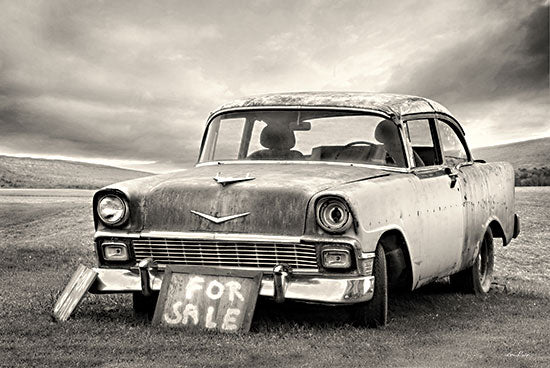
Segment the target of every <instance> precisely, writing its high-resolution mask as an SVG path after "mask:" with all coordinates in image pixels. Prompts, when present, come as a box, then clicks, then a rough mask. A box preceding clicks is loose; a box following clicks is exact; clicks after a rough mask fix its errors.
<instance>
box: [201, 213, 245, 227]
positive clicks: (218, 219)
mask: <svg viewBox="0 0 550 368" xmlns="http://www.w3.org/2000/svg"><path fill="white" fill-rule="evenodd" d="M191 213H193V214H195V215H197V216H200V217H203V218H205V219H207V220H209V221H212V222H213V223H215V224H221V223H224V222H226V221H229V220H234V219H236V218H239V217H244V216H248V215H250V212H245V213H239V214H237V215H230V216H223V217H216V216H212V215H207V214H206V213H202V212H199V211H193V210H191Z"/></svg>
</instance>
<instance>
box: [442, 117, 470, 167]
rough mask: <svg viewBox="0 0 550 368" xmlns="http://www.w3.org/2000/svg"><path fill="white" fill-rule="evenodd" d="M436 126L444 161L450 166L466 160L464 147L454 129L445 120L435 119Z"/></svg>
mask: <svg viewBox="0 0 550 368" xmlns="http://www.w3.org/2000/svg"><path fill="white" fill-rule="evenodd" d="M437 127H438V129H439V139H440V141H441V151H442V152H443V157H444V158H445V162H446V163H447V164H449V165H451V166H455V165H458V164H459V163H461V162H468V154H467V153H466V148H465V147H464V145H463V144H462V141H461V140H460V138H459V136H458V135H457V133H456V132H455V131H454V129H453V128H451V126H450V125H449V124H448V123H447V122H445V121H441V120H438V121H437Z"/></svg>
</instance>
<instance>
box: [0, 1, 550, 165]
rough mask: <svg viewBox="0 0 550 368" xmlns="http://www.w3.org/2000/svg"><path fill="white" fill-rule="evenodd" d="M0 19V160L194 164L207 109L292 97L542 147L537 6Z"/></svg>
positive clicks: (242, 7)
mask: <svg viewBox="0 0 550 368" xmlns="http://www.w3.org/2000/svg"><path fill="white" fill-rule="evenodd" d="M2 8H3V9H2V10H3V11H2V13H1V14H0V153H2V152H11V153H25V152H26V153H33V154H63V155H66V156H73V157H103V158H122V159H134V160H160V161H166V162H167V161H178V162H180V161H184V162H188V163H191V162H194V161H195V159H196V157H197V153H198V148H199V144H200V137H201V134H202V130H203V128H204V121H205V119H206V117H207V116H208V113H209V112H210V111H212V110H213V109H215V108H216V107H217V106H218V105H220V104H222V103H224V102H227V101H228V100H231V99H233V98H236V97H239V96H241V95H249V94H257V93H264V92H278V91H301V90H360V91H361V90H363V91H389V92H398V93H408V94H418V95H422V96H427V97H432V98H434V99H436V100H439V101H440V102H442V103H444V104H445V105H446V106H448V107H449V108H450V109H451V110H452V111H454V112H455V113H456V114H457V116H458V117H459V118H460V119H461V121H462V122H463V123H464V124H465V125H466V127H467V130H468V131H472V132H473V136H474V137H483V138H484V141H488V140H489V141H493V142H498V141H499V140H500V141H502V140H509V139H517V138H522V137H524V138H527V137H529V136H532V135H540V134H544V133H545V132H548V134H550V128H549V124H550V123H549V120H550V119H548V64H549V61H548V3H547V2H544V3H541V2H540V1H522V2H517V1H498V2H488V3H480V2H478V1H475V0H463V1H458V0H457V1H445V2H441V1H436V0H431V1H423V2H421V3H419V2H417V1H412V0H411V1H400V2H394V3H392V4H389V3H387V2H385V1H369V2H365V1H360V0H346V1H338V2H333V1H323V0H318V1H308V2H296V1H287V0H281V1H271V0H265V1H237V2H234V3H232V5H231V6H228V5H227V4H226V3H225V2H223V1H207V0H205V1H200V2H196V1H176V0H165V1H159V2H140V1H117V2H108V1H49V2H36V1H17V2H15V1H14V2H4V3H3V6H2ZM518 111H525V113H522V114H518ZM520 115H521V116H520ZM480 127H483V128H480ZM518 127H519V128H518ZM521 128H523V129H521ZM474 140H475V139H474Z"/></svg>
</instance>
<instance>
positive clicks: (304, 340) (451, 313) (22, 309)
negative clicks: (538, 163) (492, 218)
mask: <svg viewBox="0 0 550 368" xmlns="http://www.w3.org/2000/svg"><path fill="white" fill-rule="evenodd" d="M517 212H518V213H519V214H520V216H521V219H522V234H521V235H520V237H519V238H518V239H516V240H514V241H513V242H512V244H511V245H510V246H508V247H504V248H503V247H500V246H499V247H497V248H496V251H497V254H496V283H495V285H494V288H493V291H492V292H491V293H490V294H489V295H488V296H486V297H483V298H477V297H474V296H471V295H461V294H456V293H453V292H452V291H451V290H450V287H449V285H448V284H447V282H446V281H445V280H443V281H441V282H438V283H436V284H433V285H430V286H428V287H425V288H423V289H420V290H418V291H415V292H413V293H408V294H405V295H398V296H393V297H392V298H391V307H390V322H389V325H388V326H387V327H386V328H383V329H378V330H369V329H361V328H356V327H353V326H351V325H350V324H349V318H348V317H349V316H348V311H347V310H346V309H345V308H328V307H318V306H309V305H303V304H297V303H285V304H284V305H282V306H279V305H274V304H272V303H268V302H262V303H260V304H259V306H258V308H257V311H256V314H255V317H254V320H253V324H252V331H251V333H249V334H246V335H222V334H215V333H200V332H193V333H188V332H183V331H178V330H165V329H161V328H154V327H151V326H150V325H149V324H148V323H146V322H143V321H137V320H135V319H134V318H133V316H132V309H131V298H130V297H129V296H128V295H118V296H109V295H103V296H98V295H89V296H87V297H86V299H85V300H84V302H83V303H82V305H81V306H80V307H79V309H78V310H77V312H76V313H75V314H74V315H73V317H72V318H71V319H70V320H69V321H68V322H66V323H55V322H53V321H52V319H51V317H50V313H51V311H52V306H53V303H54V302H55V300H56V297H57V295H58V293H59V292H60V291H61V290H62V289H63V287H64V286H65V284H66V282H67V281H68V279H69V277H70V275H71V274H72V272H73V271H74V270H75V268H76V266H77V265H78V264H79V263H84V264H86V265H93V264H94V254H93V252H92V246H91V239H92V235H93V228H92V216H91V205H90V201H89V199H87V198H76V197H75V198H65V199H62V200H61V199H59V198H45V197H1V196H0V239H1V240H0V252H1V255H2V257H1V258H0V277H1V278H2V283H0V305H1V309H0V325H1V326H2V328H1V329H0V356H1V357H2V359H0V366H14V365H21V366H41V367H42V366H105V367H135V366H137V367H150V366H168V367H171V366H188V367H210V366H226V367H241V366H249V367H258V366H264V367H274V366H296V367H316V368H317V367H336V366H345V367H362V366H382V367H384V366H421V367H426V366H429V367H441V366H450V367H471V366H479V367H502V366H518V367H519V366H540V367H548V366H550V348H549V346H548V342H549V341H550V287H549V285H550V272H549V270H550V245H549V242H548V239H550V188H548V187H546V188H519V189H517Z"/></svg>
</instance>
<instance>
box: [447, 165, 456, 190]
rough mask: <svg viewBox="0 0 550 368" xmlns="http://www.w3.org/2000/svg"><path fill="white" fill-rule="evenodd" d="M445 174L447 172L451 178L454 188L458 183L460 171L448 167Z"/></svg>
mask: <svg viewBox="0 0 550 368" xmlns="http://www.w3.org/2000/svg"><path fill="white" fill-rule="evenodd" d="M445 174H447V175H448V176H449V178H451V188H454V187H455V185H456V180H457V178H458V172H457V171H455V170H453V169H451V168H450V167H446V168H445Z"/></svg>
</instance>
